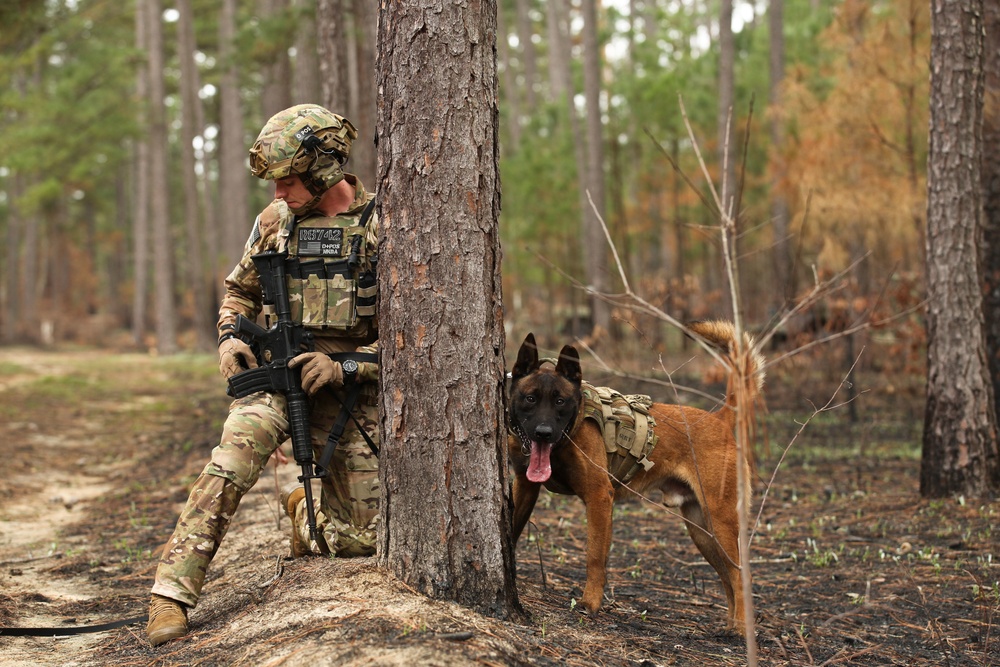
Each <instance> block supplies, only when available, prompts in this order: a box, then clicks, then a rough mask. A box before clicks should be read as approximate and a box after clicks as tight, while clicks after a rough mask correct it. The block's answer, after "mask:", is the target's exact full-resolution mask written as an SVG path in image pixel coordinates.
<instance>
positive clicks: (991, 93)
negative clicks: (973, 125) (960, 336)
mask: <svg viewBox="0 0 1000 667" xmlns="http://www.w3.org/2000/svg"><path fill="white" fill-rule="evenodd" d="M983 4H984V7H983V8H984V10H985V11H984V15H983V18H984V22H985V24H986V48H985V49H984V52H983V69H984V70H985V72H986V90H985V98H984V100H983V179H982V181H983V211H984V214H985V219H984V221H983V230H984V233H983V258H984V261H983V276H984V279H985V289H984V290H983V293H984V294H985V302H984V304H983V310H984V313H985V319H986V349H987V352H988V353H989V363H990V375H991V376H992V378H993V398H994V405H995V407H996V414H997V418H998V419H1000V3H998V2H984V3H983Z"/></svg>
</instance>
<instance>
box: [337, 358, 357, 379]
mask: <svg viewBox="0 0 1000 667" xmlns="http://www.w3.org/2000/svg"><path fill="white" fill-rule="evenodd" d="M341 366H342V367H343V369H344V372H345V373H347V374H348V375H353V374H354V373H357V372H358V362H356V361H354V359H348V360H347V361H345V362H344V363H343V364H341Z"/></svg>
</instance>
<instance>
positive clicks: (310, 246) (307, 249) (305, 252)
mask: <svg viewBox="0 0 1000 667" xmlns="http://www.w3.org/2000/svg"><path fill="white" fill-rule="evenodd" d="M343 247H344V230H343V229H339V228H336V227H334V228H322V227H299V253H298V254H299V256H300V257H331V256H332V257H340V255H341V251H342V250H343Z"/></svg>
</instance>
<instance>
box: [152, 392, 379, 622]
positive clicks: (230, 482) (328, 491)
mask: <svg viewBox="0 0 1000 667" xmlns="http://www.w3.org/2000/svg"><path fill="white" fill-rule="evenodd" d="M366 389H367V387H366ZM365 394H368V392H367V391H366V392H365ZM341 396H342V395H341ZM373 397H374V394H373V393H372V394H370V395H362V396H361V397H360V398H359V399H358V403H357V405H356V406H355V409H354V411H353V414H354V417H355V418H356V419H357V421H358V422H360V423H361V424H362V425H363V426H364V428H365V430H366V431H367V433H368V435H369V436H370V437H371V438H372V440H373V441H374V442H375V443H376V445H377V444H378V442H379V435H378V408H377V406H376V405H375V401H374V400H373ZM339 413H340V403H339V402H338V401H337V400H336V399H335V398H334V397H333V396H332V395H331V393H330V391H329V390H322V391H321V392H320V393H319V394H318V395H317V396H316V397H315V399H314V400H313V401H312V404H311V405H310V428H311V435H312V445H313V452H314V457H315V459H316V460H319V457H320V455H321V454H322V451H323V448H324V446H325V445H326V440H327V436H328V435H329V433H330V429H331V428H332V427H333V423H334V421H335V420H336V418H337V415H338V414H339ZM287 414H288V411H287V404H286V402H285V399H284V397H283V396H281V395H280V394H269V393H265V392H259V393H256V394H251V395H250V396H246V397H244V398H240V399H237V400H235V401H233V403H232V405H231V406H230V408H229V417H228V418H227V419H226V423H225V426H224V428H223V432H222V439H221V442H220V444H219V445H218V446H217V447H216V448H215V449H213V450H212V460H211V461H210V462H209V463H208V465H207V466H205V469H204V471H202V473H201V475H200V476H199V477H198V479H197V480H195V483H194V485H193V486H192V488H191V492H190V495H189V497H188V501H187V504H186V505H185V507H184V509H183V511H182V512H181V515H180V518H179V519H178V520H177V525H176V527H175V528H174V532H173V535H172V536H171V538H170V540H169V542H167V544H166V545H165V546H164V549H163V554H162V556H161V558H160V563H159V565H158V567H157V569H156V579H155V583H154V585H153V589H152V592H153V593H155V594H158V595H163V596H165V597H168V598H172V599H174V600H177V601H178V602H182V603H183V604H185V605H187V606H190V607H193V606H195V605H196V604H197V602H198V597H199V596H200V594H201V589H202V586H203V585H204V583H205V576H206V573H207V570H208V566H209V563H211V562H212V558H213V557H214V556H215V554H216V552H217V551H218V549H219V546H220V544H221V543H222V539H223V538H224V537H225V535H226V532H227V531H228V530H229V524H230V521H231V520H232V518H233V515H234V514H235V513H236V508H237V507H239V504H240V500H241V499H242V498H243V496H244V495H245V494H246V493H247V492H248V491H249V490H250V489H251V488H252V487H253V485H254V484H255V483H256V482H257V479H258V478H259V477H260V473H261V471H262V470H263V468H264V466H265V465H267V461H268V459H269V458H270V457H271V454H273V453H274V451H275V450H276V449H278V447H279V446H281V444H282V443H283V442H285V441H286V440H287V439H288V437H289V433H288V418H287ZM314 502H315V504H316V509H317V510H318V511H317V517H316V518H317V527H318V528H321V531H322V537H321V538H320V539H323V540H324V541H325V542H326V546H327V547H328V548H329V551H330V553H331V554H335V555H337V556H368V555H371V554H374V553H375V541H376V532H377V524H378V502H379V482H378V460H377V459H376V458H375V455H374V454H373V453H372V451H371V449H370V448H369V447H368V444H367V443H366V442H365V440H364V439H363V437H362V436H361V433H360V432H359V431H358V428H357V425H356V424H355V423H354V420H348V422H347V426H346V427H345V429H344V434H343V436H342V437H341V439H340V443H339V445H338V446H337V450H336V452H335V454H334V456H333V459H332V461H331V463H330V465H329V471H328V474H327V475H326V476H325V477H324V478H323V480H322V491H321V493H320V496H319V498H314ZM304 505H305V503H304V501H303V502H300V503H299V507H298V508H296V511H295V513H294V514H295V516H294V517H293V530H296V531H298V532H299V534H300V535H303V536H304V537H305V538H306V539H305V540H304V543H305V544H309V543H310V542H309V540H308V536H309V529H308V526H307V525H306V512H305V510H304ZM317 546H318V545H317ZM316 550H317V551H318V550H319V549H318V548H317V549H316Z"/></svg>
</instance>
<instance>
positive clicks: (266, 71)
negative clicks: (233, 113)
mask: <svg viewBox="0 0 1000 667" xmlns="http://www.w3.org/2000/svg"><path fill="white" fill-rule="evenodd" d="M257 6H258V12H259V14H260V17H261V18H262V19H265V20H266V19H268V18H270V17H273V16H276V15H278V14H281V13H283V12H287V11H288V0H258V2H257ZM260 74H261V78H262V79H263V85H262V87H261V91H260V106H261V110H262V111H263V112H264V113H263V115H264V118H270V117H271V116H273V115H274V114H276V113H278V112H279V111H281V110H282V109H287V108H288V107H290V106H292V91H291V80H292V63H291V61H290V60H289V58H288V49H287V48H280V49H278V51H277V53H276V54H275V56H274V58H273V59H271V60H270V61H269V62H267V63H265V64H264V65H262V67H261V73H260Z"/></svg>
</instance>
